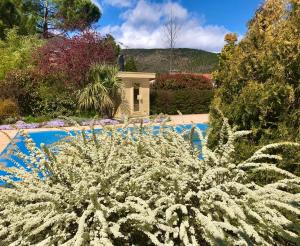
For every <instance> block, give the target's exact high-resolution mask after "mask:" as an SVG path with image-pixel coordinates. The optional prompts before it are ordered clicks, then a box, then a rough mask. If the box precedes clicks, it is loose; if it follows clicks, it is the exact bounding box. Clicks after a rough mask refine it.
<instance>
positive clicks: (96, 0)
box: [92, 0, 103, 12]
mask: <svg viewBox="0 0 300 246" xmlns="http://www.w3.org/2000/svg"><path fill="white" fill-rule="evenodd" d="M92 2H93V4H95V5H96V6H97V7H98V8H99V9H100V10H101V12H102V10H103V9H102V6H101V4H100V3H99V0H92Z"/></svg>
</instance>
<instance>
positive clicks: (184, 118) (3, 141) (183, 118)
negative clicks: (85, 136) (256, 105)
mask: <svg viewBox="0 0 300 246" xmlns="http://www.w3.org/2000/svg"><path fill="white" fill-rule="evenodd" d="M208 118H209V115H208V114H190V115H170V119H171V120H170V121H169V122H168V123H167V124H168V125H178V124H191V123H208ZM115 126H116V127H118V126H120V125H115ZM89 128H90V127H89V126H81V127H64V129H66V130H70V131H72V130H82V129H89ZM97 128H98V129H100V128H102V126H101V125H96V126H95V129H97ZM58 129H59V128H37V129H25V130H24V131H25V132H43V131H47V132H49V131H57V130H58ZM17 133H18V130H4V131H2V132H0V154H1V153H2V151H3V150H4V149H5V148H6V147H7V145H8V144H9V143H10V141H11V139H13V138H14V137H15V136H16V135H17Z"/></svg>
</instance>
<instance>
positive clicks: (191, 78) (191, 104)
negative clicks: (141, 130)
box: [150, 74, 213, 114]
mask: <svg viewBox="0 0 300 246" xmlns="http://www.w3.org/2000/svg"><path fill="white" fill-rule="evenodd" d="M150 97H151V98H150V99H151V103H150V105H151V108H150V111H151V114H159V113H164V114H178V111H180V112H181V113H183V114H201V113H208V112H209V107H210V104H211V101H212V99H213V84H212V81H211V80H209V79H208V78H206V77H204V76H203V75H200V74H161V75H159V76H158V77H157V79H156V82H155V83H154V84H153V85H152V87H151V95H150Z"/></svg>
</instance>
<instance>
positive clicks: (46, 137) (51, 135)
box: [0, 124, 208, 185]
mask: <svg viewBox="0 0 300 246" xmlns="http://www.w3.org/2000/svg"><path fill="white" fill-rule="evenodd" d="M195 126H196V127H198V128H199V129H201V130H202V131H203V132H204V133H205V132H206V130H207V127H208V125H207V124H195ZM159 128H160V126H154V127H153V132H155V131H156V130H159ZM191 128H192V125H191V124H185V125H177V126H176V127H175V129H176V131H177V132H178V133H181V132H182V131H184V130H186V131H189V130H190V129H191ZM70 133H71V134H75V132H74V131H71V132H70ZM28 135H29V137H30V138H31V139H32V140H33V141H34V142H35V144H36V145H37V146H38V147H40V145H41V144H45V145H46V146H50V145H53V144H55V143H56V142H58V141H60V140H62V139H63V138H65V137H67V136H69V133H68V132H66V131H63V130H55V131H42V132H29V133H28ZM14 142H15V143H16V145H17V147H18V148H19V150H20V151H22V152H23V153H24V154H28V150H27V149H26V147H25V143H24V137H23V136H21V135H19V134H18V135H16V136H15V138H14ZM193 142H194V144H195V145H197V146H199V145H200V140H199V139H197V138H194V139H193ZM11 148H13V145H12V144H9V145H8V146H7V147H6V148H5V149H4V151H3V152H2V153H1V154H0V163H1V164H4V165H5V166H7V167H12V166H14V163H13V162H12V161H11V160H9V158H8V157H10V158H13V159H14V160H15V161H17V162H18V163H20V164H21V165H23V166H24V165H25V164H24V163H23V162H22V161H21V160H19V159H18V158H16V157H15V156H11V155H10V154H9V150H10V149H11ZM2 175H5V173H4V172H3V171H1V170H0V176H2ZM3 184H4V183H3V181H1V180H0V185H3Z"/></svg>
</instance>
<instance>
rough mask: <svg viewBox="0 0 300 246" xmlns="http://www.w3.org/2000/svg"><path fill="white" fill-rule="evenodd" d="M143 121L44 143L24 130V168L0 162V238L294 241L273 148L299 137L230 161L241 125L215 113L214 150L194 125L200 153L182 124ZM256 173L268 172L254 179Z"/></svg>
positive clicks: (8, 241)
mask: <svg viewBox="0 0 300 246" xmlns="http://www.w3.org/2000/svg"><path fill="white" fill-rule="evenodd" d="M148 127H149V126H148ZM148 127H146V128H143V129H140V128H130V129H128V128H124V129H123V131H120V130H117V129H111V128H104V129H103V130H102V131H101V132H99V133H98V134H95V132H94V131H92V132H82V133H79V134H78V135H77V136H72V135H70V137H69V138H67V139H66V141H63V142H61V143H59V144H58V145H56V146H54V147H53V148H54V149H53V151H54V152H52V151H51V150H49V149H47V148H46V147H45V146H43V145H42V146H41V148H42V150H40V149H39V148H36V146H35V144H34V143H33V141H32V140H31V139H27V140H26V145H27V148H28V149H29V156H26V155H24V154H20V153H19V154H17V155H18V156H19V157H20V158H23V159H24V160H29V162H28V164H29V165H30V168H31V169H30V171H28V170H27V169H26V170H25V169H24V168H23V167H22V166H19V168H15V169H13V168H5V167H4V166H0V169H1V170H3V171H5V172H8V173H9V174H11V175H9V176H4V177H0V178H1V179H2V180H4V181H6V182H7V187H10V188H7V187H2V188H0V189H1V192H0V240H1V243H2V245H4V246H6V245H12V244H13V245H36V244H39V245H62V244H64V243H65V244H67V245H298V242H299V236H300V228H299V215H300V200H299V191H300V178H299V177H298V176H296V175H293V174H292V173H290V172H287V171H284V170H282V169H280V168H278V167H276V163H277V161H278V160H280V156H278V155H276V154H275V153H274V151H275V150H276V149H277V148H279V147H281V146H294V147H295V148H298V151H299V148H300V145H299V144H292V143H281V144H271V145H268V146H265V147H263V148H261V149H259V150H257V151H256V152H255V153H254V154H253V155H252V157H250V158H249V159H247V160H244V161H241V162H239V161H237V160H235V159H233V158H232V157H233V154H234V152H235V147H234V141H235V140H236V139H237V138H238V137H241V136H243V135H245V134H248V133H249V132H247V131H242V132H236V131H234V130H233V129H232V128H231V127H230V126H229V125H228V123H227V120H225V122H224V124H223V127H222V131H221V138H220V141H219V145H218V147H217V148H216V149H215V150H211V149H209V148H208V147H207V145H206V142H207V139H206V138H203V137H202V133H201V132H200V131H199V130H198V129H194V133H195V134H197V135H198V136H199V137H200V139H201V141H202V150H201V153H202V155H203V157H204V159H203V160H201V159H199V153H200V151H199V150H198V149H194V148H193V146H192V145H191V144H190V142H189V141H188V139H187V134H186V133H183V134H182V135H181V134H178V133H177V132H176V131H175V129H173V128H170V127H169V128H168V127H163V126H162V130H161V131H160V132H159V133H158V134H157V135H154V134H153V133H152V131H153V129H151V127H150V128H148ZM189 135H191V134H189ZM270 152H271V154H270ZM262 173H264V175H266V174H273V173H276V174H277V178H276V180H274V181H272V182H267V183H266V184H263V183H257V182H256V180H255V179H253V178H252V177H253V174H256V175H260V174H262ZM41 175H43V178H41ZM16 178H20V179H21V180H22V181H21V182H20V181H18V182H17V181H15V179H16Z"/></svg>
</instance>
